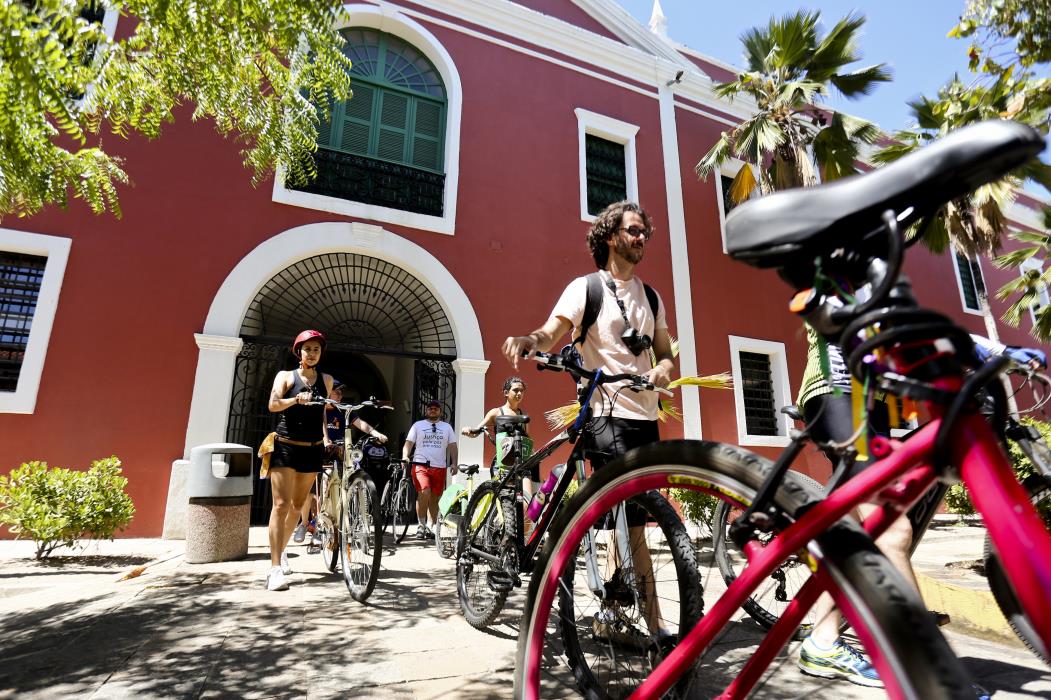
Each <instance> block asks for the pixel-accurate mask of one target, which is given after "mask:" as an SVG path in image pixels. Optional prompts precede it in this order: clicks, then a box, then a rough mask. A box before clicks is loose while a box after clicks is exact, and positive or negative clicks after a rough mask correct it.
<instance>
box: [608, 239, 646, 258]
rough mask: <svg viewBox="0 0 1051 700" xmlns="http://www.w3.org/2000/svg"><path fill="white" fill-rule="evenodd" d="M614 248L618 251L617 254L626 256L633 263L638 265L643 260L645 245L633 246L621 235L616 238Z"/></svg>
mask: <svg viewBox="0 0 1051 700" xmlns="http://www.w3.org/2000/svg"><path fill="white" fill-rule="evenodd" d="M613 250H615V251H616V252H617V255H619V256H620V257H622V258H624V259H625V260H627V261H628V262H630V263H631V264H632V265H638V264H639V262H640V261H641V260H642V253H643V247H642V246H633V245H631V244H630V243H626V242H625V241H624V239H623V238H622V237H620V236H618V237H617V238H616V239H615V240H614V243H613Z"/></svg>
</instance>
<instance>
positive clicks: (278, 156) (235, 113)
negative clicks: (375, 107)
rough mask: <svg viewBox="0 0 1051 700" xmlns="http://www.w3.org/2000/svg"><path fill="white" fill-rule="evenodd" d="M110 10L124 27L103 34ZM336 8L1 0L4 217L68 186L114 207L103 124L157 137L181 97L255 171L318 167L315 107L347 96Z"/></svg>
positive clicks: (117, 164) (346, 64)
mask: <svg viewBox="0 0 1051 700" xmlns="http://www.w3.org/2000/svg"><path fill="white" fill-rule="evenodd" d="M106 8H108V9H109V10H110V11H113V12H119V13H120V16H121V19H120V21H121V23H122V27H121V29H122V31H121V32H120V35H121V36H123V37H124V38H121V39H119V40H114V39H112V38H111V37H109V36H107V33H106V32H105V31H104V29H103V26H102V16H103V10H104V9H106ZM340 12H342V3H340V2H337V1H336V0H208V1H207V2H204V1H198V0H109V1H108V2H106V4H105V7H104V6H103V5H102V3H100V2H98V1H97V0H35V1H32V2H30V1H26V0H23V1H18V0H4V2H3V3H0V30H2V31H3V34H4V40H3V41H2V42H0V216H2V215H4V214H16V215H18V216H28V215H31V214H34V213H36V212H38V211H39V210H40V209H42V208H43V207H44V206H47V205H49V204H60V205H65V204H67V202H68V198H69V196H70V193H72V195H73V196H74V197H76V198H80V199H83V200H84V201H85V202H87V204H88V205H89V206H90V207H91V208H92V210H94V211H95V212H96V213H101V212H104V211H107V210H109V211H113V212H114V213H116V214H118V215H119V214H120V209H119V204H118V198H117V191H116V185H117V184H118V183H124V182H127V181H128V176H127V173H126V172H125V170H124V163H122V162H121V160H120V159H119V158H117V157H115V156H113V155H110V154H108V153H107V152H106V151H105V150H104V149H103V139H102V136H103V133H104V132H108V133H111V134H115V135H117V136H120V137H125V136H127V135H129V134H130V133H131V132H138V133H140V134H143V135H145V136H147V137H149V138H154V137H157V136H159V135H160V133H161V127H162V125H163V124H165V123H168V122H171V121H172V120H173V118H174V117H173V114H174V110H175V109H176V108H177V107H179V106H180V105H181V104H183V103H189V104H192V105H193V119H195V120H196V119H205V118H206V119H211V120H212V121H213V122H214V123H215V126H216V128H217V129H218V131H219V132H220V133H223V134H227V135H231V134H232V135H234V137H235V138H237V139H239V141H240V142H241V143H242V145H243V149H242V156H243V158H244V164H245V166H247V167H249V168H251V169H252V171H253V177H254V181H255V182H258V181H260V180H261V179H263V178H265V177H266V176H267V175H268V174H269V173H271V172H272V171H273V170H274V169H275V168H276V167H278V166H282V167H284V168H285V170H286V172H287V173H288V175H289V177H290V178H291V179H293V180H299V179H302V178H305V177H310V176H311V175H312V174H313V173H312V171H311V168H312V164H311V159H309V158H304V157H303V156H304V155H305V154H307V153H309V152H310V151H311V150H313V149H314V148H315V147H316V146H315V139H316V137H317V124H318V115H317V111H316V108H315V107H314V105H315V104H318V105H327V104H329V103H330V102H331V100H333V99H346V98H347V97H349V96H350V79H349V69H350V61H349V59H347V58H346V56H344V55H343V53H342V52H341V47H342V45H343V39H342V37H341V36H340V34H339V33H338V32H337V31H336V30H335V29H334V28H333V27H334V23H335V21H336V20H337V18H338V13H340ZM129 23H130V25H131V26H132V27H133V30H132V31H131V32H130V34H128V33H127V30H126V29H125V27H127V26H128V25H129Z"/></svg>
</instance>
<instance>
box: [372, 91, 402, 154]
mask: <svg viewBox="0 0 1051 700" xmlns="http://www.w3.org/2000/svg"><path fill="white" fill-rule="evenodd" d="M379 116H380V118H379V133H378V134H377V138H376V153H375V155H376V157H377V158H380V159H382V160H391V161H394V162H396V163H404V162H405V160H406V158H405V148H406V145H407V143H406V142H407V141H408V135H409V133H408V132H409V98H408V97H407V96H405V95H402V94H399V93H396V92H389V91H387V90H384V91H383V94H382V96H381V100H380V115H379Z"/></svg>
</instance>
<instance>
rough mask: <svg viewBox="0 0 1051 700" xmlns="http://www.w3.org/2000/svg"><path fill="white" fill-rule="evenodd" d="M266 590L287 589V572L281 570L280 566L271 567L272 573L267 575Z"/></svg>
mask: <svg viewBox="0 0 1051 700" xmlns="http://www.w3.org/2000/svg"><path fill="white" fill-rule="evenodd" d="M266 590H268V591H287V590H288V581H286V580H285V574H284V572H282V571H281V567H280V566H275V567H273V568H271V569H270V573H269V574H267V576H266Z"/></svg>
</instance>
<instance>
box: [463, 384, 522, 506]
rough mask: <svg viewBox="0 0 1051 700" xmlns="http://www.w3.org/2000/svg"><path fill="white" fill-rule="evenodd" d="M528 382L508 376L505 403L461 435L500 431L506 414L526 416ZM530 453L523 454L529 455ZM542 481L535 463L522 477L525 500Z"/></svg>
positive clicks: (469, 435)
mask: <svg viewBox="0 0 1051 700" xmlns="http://www.w3.org/2000/svg"><path fill="white" fill-rule="evenodd" d="M525 390H526V384H525V382H524V381H522V378H521V377H508V378H507V379H506V380H504V405H503V406H497V407H496V408H491V409H489V412H488V413H486V414H485V417H484V418H482V422H481V423H479V424H478V425H477V426H476V427H474V428H470V427H467V428H464V429H463V430H461V431H460V434H461V435H464V436H466V437H478V436H479V435H481V434H482V429H483V428H489V429H490V430H492V431H493V434H494V435H495V434H496V433H498V432H499V423H500V420H499V419H500V418H503V417H504V416H525V417H528V416H527V415H526V413H525V412H524V411H523V410H522V399H523V398H525ZM520 429H521V431H522V433H527V432H528V431H527V430H526V427H525V425H522V426H521V427H520ZM499 448H500V446H499V445H497V452H499ZM498 456H499V455H496V456H494V457H493V464H492V467H491V469H492V468H495V467H497V466H498V465H497V463H496V460H497V457H498ZM527 456H528V455H523V457H527ZM539 481H540V464H539V463H537V464H534V465H533V469H532V471H531V472H530V473H529V474H528V475H526V476H523V477H522V493H523V495H524V496H525V502H526V503H529V499H531V498H532V497H533V493H534V492H535V491H536V487H537V484H538V483H539Z"/></svg>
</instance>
